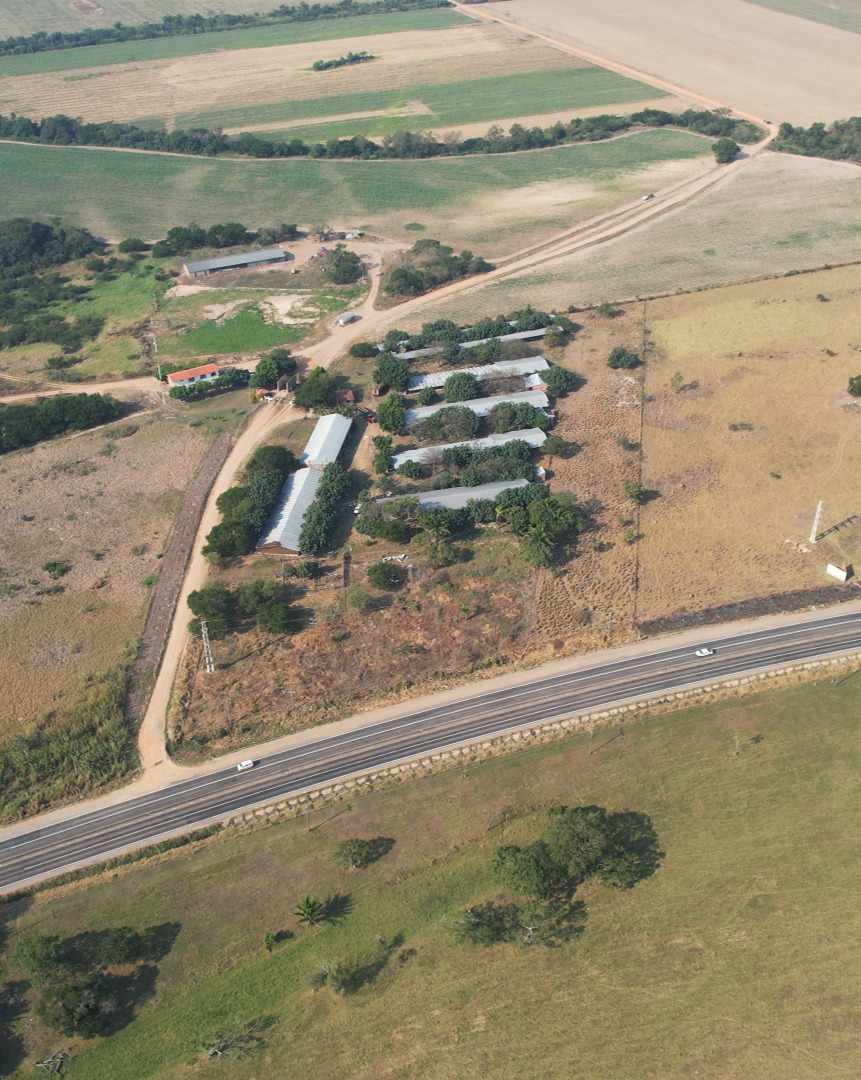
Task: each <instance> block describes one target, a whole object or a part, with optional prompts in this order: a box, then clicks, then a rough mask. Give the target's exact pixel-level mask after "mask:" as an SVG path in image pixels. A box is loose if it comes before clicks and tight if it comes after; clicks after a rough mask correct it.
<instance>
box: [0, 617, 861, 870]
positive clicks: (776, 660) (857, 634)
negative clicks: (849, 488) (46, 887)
mask: <svg viewBox="0 0 861 1080" xmlns="http://www.w3.org/2000/svg"><path fill="white" fill-rule="evenodd" d="M699 644H701V645H704V646H707V647H710V648H713V649H715V650H716V652H715V654H714V655H713V656H709V657H705V658H700V657H697V656H695V655H694V652H695V649H696V648H697V645H690V644H687V645H685V646H684V647H683V648H680V647H675V648H670V647H666V648H663V649H656V650H655V651H654V652H650V653H647V654H643V655H639V656H635V657H626V658H624V659H620V660H618V661H615V662H609V663H607V662H605V663H603V664H600V665H595V666H594V667H589V668H581V669H580V670H578V671H575V672H570V673H566V674H561V675H554V676H551V677H543V678H536V679H535V680H533V681H531V682H527V683H524V684H522V685H519V686H513V687H509V688H507V689H504V690H497V691H493V692H489V693H485V694H476V695H472V696H470V697H468V698H464V699H462V700H460V701H455V702H448V703H446V704H444V705H440V706H437V707H435V708H429V709H425V710H423V711H420V712H411V713H405V714H403V715H402V716H399V717H396V718H395V719H391V720H386V721H384V722H381V723H377V724H373V725H369V726H368V727H364V728H359V729H356V730H352V731H348V732H344V733H343V734H340V735H335V736H331V737H328V738H318V739H309V740H308V742H307V743H305V744H303V745H300V746H296V747H293V748H291V749H290V750H284V751H281V752H279V753H274V754H272V755H270V756H268V757H264V758H260V759H259V760H258V761H257V764H256V766H255V768H253V769H249V770H247V771H246V772H243V773H238V772H237V771H236V769H235V768H231V769H223V770H221V771H219V772H214V773H210V774H208V775H205V776H199V777H196V778H194V779H192V780H186V781H182V782H180V783H175V784H171V785H170V786H168V787H165V788H163V789H162V790H160V791H155V792H152V793H150V794H147V795H141V796H138V797H135V798H130V799H128V800H127V801H126V802H122V803H116V804H114V805H113V806H109V807H105V808H104V809H100V810H96V811H92V812H90V813H85V814H80V815H77V816H76V815H74V812H73V811H70V814H69V816H68V817H67V818H65V819H64V820H62V821H60V822H57V823H55V824H52V825H48V826H44V827H41V828H36V829H33V830H32V831H31V832H27V833H23V834H19V835H16V836H14V837H12V838H10V839H6V840H2V839H0V891H10V890H12V889H13V888H15V887H16V886H20V885H22V884H24V883H25V882H28V881H30V880H31V879H35V878H39V877H44V876H46V875H47V876H50V875H51V874H52V873H61V872H63V871H65V870H69V869H72V868H73V867H75V866H78V865H82V864H85V863H87V862H93V861H97V860H98V859H100V858H107V857H109V856H111V855H112V854H115V853H116V852H117V851H119V850H120V849H123V848H128V847H130V846H143V845H145V844H149V843H152V842H154V841H155V840H157V839H159V838H160V837H164V836H165V835H168V834H171V833H177V832H182V831H190V830H193V829H196V828H199V827H201V826H202V825H204V824H206V823H209V822H212V821H217V820H220V819H223V818H226V817H229V816H230V815H232V814H233V813H235V812H236V811H238V810H242V809H243V808H246V807H249V806H253V805H255V804H257V803H261V802H266V801H270V800H273V799H276V798H277V797H279V796H284V795H287V794H290V793H293V792H296V791H300V790H302V789H303V788H308V787H313V786H315V785H318V784H323V783H327V782H331V781H335V780H338V779H342V778H344V777H346V776H348V775H350V774H351V773H356V772H361V771H363V770H366V769H372V768H376V767H380V766H384V765H388V764H392V763H394V762H397V761H400V760H404V759H408V758H410V757H413V756H414V755H417V754H427V753H429V752H431V751H437V750H440V749H444V748H445V747H447V746H452V745H455V744H457V743H461V742H464V741H466V740H469V739H475V738H479V737H481V736H487V735H493V734H498V733H502V732H505V731H510V730H513V729H516V728H518V727H522V726H529V725H532V724H535V723H538V722H540V721H542V720H549V719H551V718H554V717H563V716H572V715H575V714H576V713H579V712H590V711H594V710H595V709H600V708H602V707H609V706H612V705H614V704H617V703H620V702H622V701H625V700H631V699H637V698H643V697H645V696H647V695H649V694H655V693H660V692H666V691H672V690H676V689H681V688H683V687H685V686H690V685H692V684H695V683H699V682H702V681H712V680H714V679H720V678H731V677H734V676H736V675H740V674H743V673H745V672H751V671H756V670H761V669H763V668H767V667H773V666H781V665H783V664H789V663H792V662H797V661H802V660H805V659H814V658H817V657H821V656H826V655H828V654H831V653H838V652H843V651H853V650H858V649H861V612H853V613H849V614H843V615H831V616H829V617H827V618H822V619H820V620H817V621H812V622H811V621H807V622H799V623H797V624H788V625H783V626H781V627H772V628H769V629H765V630H757V631H751V632H749V633H744V634H738V635H735V636H733V637H724V638H721V637H720V636H714V637H713V638H711V639H707V638H704V639H703V640H702V642H700V643H699ZM0 837H2V833H0Z"/></svg>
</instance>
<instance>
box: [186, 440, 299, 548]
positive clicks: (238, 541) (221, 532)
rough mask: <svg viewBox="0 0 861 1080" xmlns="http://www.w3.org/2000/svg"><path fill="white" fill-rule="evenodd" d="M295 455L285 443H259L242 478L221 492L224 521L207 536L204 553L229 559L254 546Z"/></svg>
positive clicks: (292, 468)
mask: <svg viewBox="0 0 861 1080" xmlns="http://www.w3.org/2000/svg"><path fill="white" fill-rule="evenodd" d="M295 468H296V459H295V458H294V457H293V455H292V454H291V453H290V451H289V450H288V449H287V448H286V447H284V446H259V447H258V448H257V449H256V450H255V451H254V453H253V454H252V455H251V457H250V458H249V460H248V464H247V465H246V466H245V473H244V476H243V482H242V484H241V485H238V486H237V487H232V488H228V489H227V491H225V492H222V494H221V495H219V496H218V499H217V501H216V506H217V507H218V509H219V510H220V511H221V521H220V522H219V523H218V524H217V525H215V526H214V527H213V528H212V529H211V530H210V532H209V535H208V536H207V538H206V543H205V544H204V547H203V554H204V555H206V556H208V557H209V558H213V557H214V558H219V559H229V558H234V557H235V556H237V555H247V554H248V553H249V552H250V551H253V550H254V545H255V544H256V543H257V541H258V539H259V538H260V535H261V534H262V532H263V530H264V529H265V528H266V523H267V522H268V520H269V516H270V514H271V513H272V511H273V510H274V509H275V505H276V503H277V502H278V496H279V495H280V494H281V489H282V487H283V486H284V483H285V481H286V480H287V477H288V476H289V475H290V473H291V472H293V470H294V469H295Z"/></svg>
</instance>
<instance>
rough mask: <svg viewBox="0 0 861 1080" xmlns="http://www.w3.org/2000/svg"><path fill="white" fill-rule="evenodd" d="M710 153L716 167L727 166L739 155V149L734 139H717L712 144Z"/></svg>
mask: <svg viewBox="0 0 861 1080" xmlns="http://www.w3.org/2000/svg"><path fill="white" fill-rule="evenodd" d="M712 152H713V153H714V156H715V161H716V162H717V163H718V165H729V163H730V162H731V161H735V159H736V158H737V157H738V155H739V154H740V153H741V147H740V146H739V145H738V143H737V142H736V141H735V139H718V141H717V142H716V143H713V144H712Z"/></svg>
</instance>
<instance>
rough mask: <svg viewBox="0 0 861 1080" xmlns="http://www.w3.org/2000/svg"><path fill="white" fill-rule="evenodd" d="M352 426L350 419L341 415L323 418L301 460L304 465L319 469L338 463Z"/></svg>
mask: <svg viewBox="0 0 861 1080" xmlns="http://www.w3.org/2000/svg"><path fill="white" fill-rule="evenodd" d="M352 425H353V421H352V420H351V419H350V417H349V416H341V415H340V413H330V414H329V415H328V416H321V417H320V419H319V420H318V421H317V423H316V425H315V426H314V430H313V431H312V432H311V438H310V439H309V440H308V442H307V443H306V444H305V449H304V450H303V451H302V455H301V457H300V459H299V460H300V461H301V462H302V464H303V465H316V466H317V467H318V468H322V467H323V466H324V465H330V464H331V463H332V462H333V461H337V459H338V454H340V452H341V449H342V447H343V445H344V442H345V441H346V438H347V435H348V434H349V432H350V428H351V427H352Z"/></svg>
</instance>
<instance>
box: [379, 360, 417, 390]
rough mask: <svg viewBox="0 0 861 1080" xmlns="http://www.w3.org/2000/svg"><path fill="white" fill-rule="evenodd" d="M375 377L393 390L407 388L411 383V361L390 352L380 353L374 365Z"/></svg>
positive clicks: (381, 383)
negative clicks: (401, 358)
mask: <svg viewBox="0 0 861 1080" xmlns="http://www.w3.org/2000/svg"><path fill="white" fill-rule="evenodd" d="M374 379H375V380H376V381H377V382H378V383H379V384H380V385H381V386H388V387H391V389H392V390H406V388H407V387H408V386H409V383H410V365H409V361H408V360H400V359H398V357H397V356H395V355H394V354H393V353H390V352H383V353H380V354H379V359H378V360H377V363H376V364H375V366H374Z"/></svg>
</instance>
